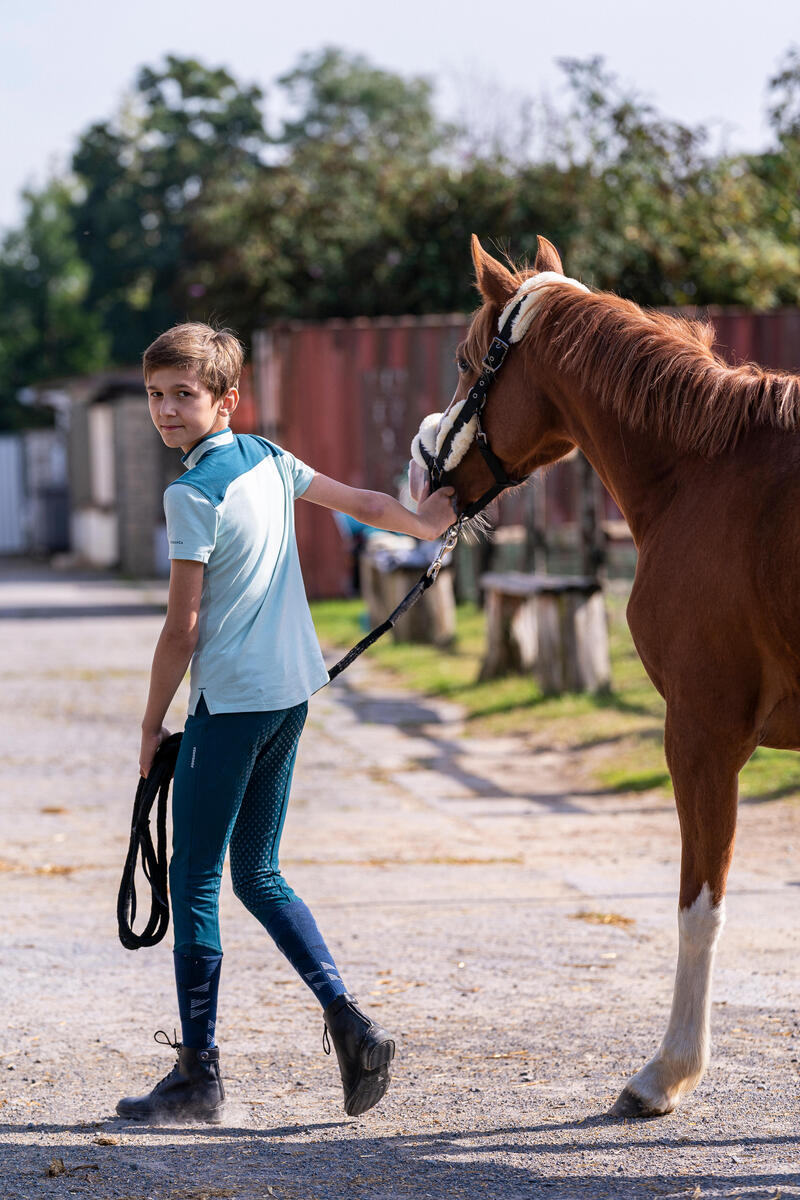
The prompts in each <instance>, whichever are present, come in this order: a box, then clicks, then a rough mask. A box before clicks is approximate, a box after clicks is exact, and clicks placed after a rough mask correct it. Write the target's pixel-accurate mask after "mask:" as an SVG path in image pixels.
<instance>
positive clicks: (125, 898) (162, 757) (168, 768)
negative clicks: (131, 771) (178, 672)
mask: <svg viewBox="0 0 800 1200" xmlns="http://www.w3.org/2000/svg"><path fill="white" fill-rule="evenodd" d="M182 737H183V734H181V733H173V734H171V735H170V737H168V738H166V739H165V740H164V741H163V742H162V743H161V745H160V746H159V747H158V750H156V754H155V758H154V759H153V765H152V767H151V768H150V774H149V775H148V776H147V778H146V779H140V780H139V786H138V787H137V789H136V799H135V800H134V802H133V819H132V821H131V840H130V844H129V846H128V856H127V858H126V859H125V866H124V868H123V871H122V881H121V883H120V885H119V895H118V896H117V924H118V926H119V940H120V941H121V942H122V944H123V946H124V947H125V949H126V950H138V949H140V947H142V946H155V945H157V943H158V942H160V941H161V939H162V938H163V936H164V934H165V933H166V932H167V928H168V927H169V901H168V898H167V796H168V795H169V785H170V780H171V779H172V776H173V775H174V774H175V763H176V761H177V758H178V750H179V748H180V744H181V738H182ZM156 801H157V802H158V806H157V808H156V844H155V846H154V845H153V838H152V834H151V832H150V813H151V810H152V808H153V805H154V804H155V803H156ZM140 854H141V858H142V870H143V871H144V875H145V878H146V880H147V882H148V883H149V884H150V916H149V918H148V921H147V924H146V925H145V927H144V929H143V930H142V932H141V933H135V932H134V928H133V923H134V921H135V920H136V866H137V862H138V859H139V855H140Z"/></svg>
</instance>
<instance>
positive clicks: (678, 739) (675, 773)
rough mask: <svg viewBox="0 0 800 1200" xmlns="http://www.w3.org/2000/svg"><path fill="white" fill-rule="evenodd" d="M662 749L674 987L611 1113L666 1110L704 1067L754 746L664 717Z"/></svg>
mask: <svg viewBox="0 0 800 1200" xmlns="http://www.w3.org/2000/svg"><path fill="white" fill-rule="evenodd" d="M676 726H677V727H676ZM687 730H690V732H688V733H687ZM665 747H666V751H667V762H668V763H669V767H670V771H671V773H672V780H673V783H674V785H675V799H676V803H677V806H678V817H679V820H680V825H681V838H682V854H681V890H680V904H679V910H678V937H679V940H678V967H677V972H676V976H675V990H674V993H673V1000H672V1011H671V1013H670V1017H669V1023H668V1025H667V1031H666V1033H665V1034H664V1038H663V1041H662V1042H661V1045H660V1046H659V1048H658V1051H657V1053H656V1054H655V1056H654V1057H653V1058H651V1059H650V1061H649V1062H648V1063H646V1064H645V1066H643V1067H642V1069H641V1070H640V1071H639V1072H638V1073H637V1074H636V1075H634V1076H633V1078H632V1079H631V1080H630V1081H629V1083H628V1084H627V1085H626V1087H625V1088H624V1089H623V1091H622V1093H621V1095H620V1097H619V1099H618V1100H617V1102H616V1103H615V1104H614V1106H613V1108H612V1109H611V1111H610V1114H609V1115H610V1116H613V1117H655V1116H662V1115H663V1114H665V1113H668V1112H672V1110H673V1109H674V1108H675V1107H676V1106H677V1105H678V1104H679V1103H680V1101H681V1100H682V1099H683V1097H684V1096H687V1095H689V1093H690V1092H692V1091H693V1090H694V1089H695V1087H696V1086H697V1084H698V1083H699V1082H700V1080H701V1079H702V1077H703V1073H704V1072H705V1069H706V1066H707V1064H708V1058H709V1050H710V1041H711V1039H710V1019H709V1018H710V1010H711V972H712V967H713V962H714V952H715V950H716V945H717V940H718V938H719V935H720V932H721V930H722V925H723V922H724V919H725V900H724V897H725V882H726V879H727V875H728V868H729V866H730V861H731V855H732V853H733V840H734V834H735V830H736V799H737V776H738V772H739V769H740V768H741V766H742V765H743V764H744V762H746V760H747V758H748V757H749V755H750V753H751V752H752V749H753V747H752V746H749V747H747V748H745V747H743V746H742V744H741V743H740V744H738V745H736V746H735V747H733V746H731V745H730V744H728V745H726V746H724V747H720V745H719V742H718V741H717V740H716V739H712V738H710V737H706V738H701V737H698V731H697V726H696V724H695V723H694V722H686V723H685V724H682V725H680V726H678V725H677V723H676V722H674V721H670V719H669V717H668V719H667V729H666V738H665Z"/></svg>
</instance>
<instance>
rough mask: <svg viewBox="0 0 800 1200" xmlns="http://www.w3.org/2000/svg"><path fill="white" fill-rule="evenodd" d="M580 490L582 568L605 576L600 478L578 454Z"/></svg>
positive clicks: (585, 459) (585, 571)
mask: <svg viewBox="0 0 800 1200" xmlns="http://www.w3.org/2000/svg"><path fill="white" fill-rule="evenodd" d="M577 463H578V481H579V491H580V528H581V569H582V571H583V573H584V575H591V576H595V577H599V578H603V577H604V576H605V570H606V548H605V539H604V535H603V527H602V523H601V521H600V519H599V513H600V503H601V500H600V480H599V479H598V478H597V476H596V475H595V473H594V468H593V467H592V464H591V463H590V462H589V461H588V459H587V458H585V457H584V455H583V454H579V455H578V460H577Z"/></svg>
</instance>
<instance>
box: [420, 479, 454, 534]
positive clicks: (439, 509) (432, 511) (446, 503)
mask: <svg viewBox="0 0 800 1200" xmlns="http://www.w3.org/2000/svg"><path fill="white" fill-rule="evenodd" d="M453 495H454V489H453V488H451V487H444V488H439V489H438V491H436V492H434V493H433V495H432V496H428V498H427V499H426V500H423V501H421V502H420V504H419V506H418V507H417V517H418V518H419V521H420V524H421V531H420V533H419V536H420V537H421V538H427V539H428V540H432V539H433V538H437V537H441V536H442V534H443V533H444V531H445V530H446V529H449V528H450V526H451V525H452V524H453V521H454V520H455V516H456V514H455V509H454V508H453Z"/></svg>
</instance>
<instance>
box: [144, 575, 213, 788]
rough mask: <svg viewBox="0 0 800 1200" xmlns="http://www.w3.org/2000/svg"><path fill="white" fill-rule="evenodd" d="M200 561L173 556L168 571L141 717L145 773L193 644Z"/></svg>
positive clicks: (200, 584) (162, 734)
mask: <svg viewBox="0 0 800 1200" xmlns="http://www.w3.org/2000/svg"><path fill="white" fill-rule="evenodd" d="M204 565H205V564H204V563H201V562H193V561H190V560H189V559H183V558H174V559H173V560H172V562H171V564H170V572H169V600H168V601H167V617H166V620H165V621H164V628H163V629H162V630H161V636H160V637H159V639H158V642H157V643H156V650H155V654H154V655H153V666H152V668H151V670H150V692H149V695H148V698H147V708H146V709H145V714H144V719H143V720H142V746H141V750H140V753H139V771H140V773H141V774H142V775H145V776H146V775H147V773H148V771H149V770H150V767H151V766H152V763H153V758H154V756H155V752H156V750H157V749H158V747H159V746H160V744H161V742H163V740H164V738H166V737H168V736H169V731H168V730H166V729H165V728H164V717H165V716H166V715H167V709H168V708H169V706H170V704H171V703H172V699H173V697H174V695H175V693H176V692H177V690H178V687H179V686H180V682H181V680H182V679H183V677H184V675H185V674H186V668H187V667H188V666H189V662H190V660H191V657H192V655H193V654H194V650H195V646H196V645H197V634H198V628H197V614H198V612H199V610H200V597H201V595H202V592H203V570H204Z"/></svg>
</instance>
